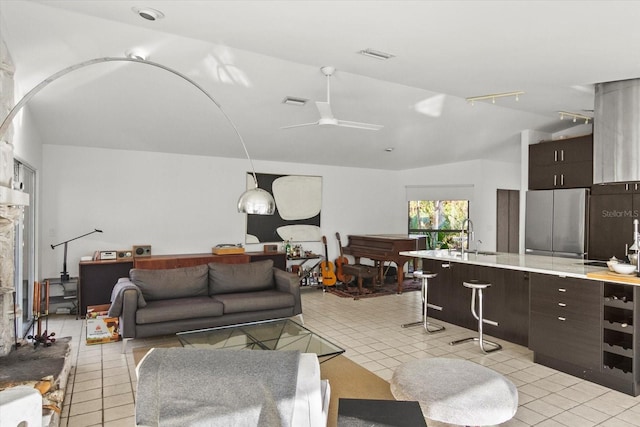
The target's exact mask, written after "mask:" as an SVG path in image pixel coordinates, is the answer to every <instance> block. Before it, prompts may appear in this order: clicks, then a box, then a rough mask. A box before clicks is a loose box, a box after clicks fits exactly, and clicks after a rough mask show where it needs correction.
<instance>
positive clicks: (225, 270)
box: [209, 259, 273, 295]
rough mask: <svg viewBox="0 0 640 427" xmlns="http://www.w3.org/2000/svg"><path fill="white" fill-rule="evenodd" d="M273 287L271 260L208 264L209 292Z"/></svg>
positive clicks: (249, 290)
mask: <svg viewBox="0 0 640 427" xmlns="http://www.w3.org/2000/svg"><path fill="white" fill-rule="evenodd" d="M271 288H273V260H271V259H268V260H265V261H257V262H249V263H246V264H223V263H218V262H212V263H210V264H209V294H210V295H216V294H229V293H235V292H252V291H263V290H265V289H271Z"/></svg>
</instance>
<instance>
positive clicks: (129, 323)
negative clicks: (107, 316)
mask: <svg viewBox="0 0 640 427" xmlns="http://www.w3.org/2000/svg"><path fill="white" fill-rule="evenodd" d="M137 310H138V292H137V291H136V290H135V289H125V290H124V294H123V299H122V313H121V314H120V335H122V338H135V337H136V311H137Z"/></svg>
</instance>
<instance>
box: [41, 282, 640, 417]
mask: <svg viewBox="0 0 640 427" xmlns="http://www.w3.org/2000/svg"><path fill="white" fill-rule="evenodd" d="M302 304H303V312H304V321H305V326H306V327H307V328H309V329H311V330H313V331H315V332H317V333H319V334H320V335H322V336H324V337H326V338H328V339H330V340H332V341H333V342H335V343H337V344H339V345H341V346H342V347H344V348H346V349H347V351H346V353H345V356H347V357H349V358H350V359H352V360H353V361H355V362H357V363H359V364H360V365H362V366H364V367H365V368H367V369H369V370H370V371H372V372H374V373H376V374H377V375H379V376H380V377H382V378H384V379H386V380H389V379H390V378H391V375H392V374H393V370H394V368H395V367H396V366H398V365H400V364H402V363H404V362H406V361H409V360H412V359H416V358H424V357H436V356H438V357H439V356H445V357H457V358H464V359H468V360H471V361H474V362H477V363H480V364H482V365H485V366H488V367H491V368H492V369H494V370H496V371H498V372H500V373H502V374H504V375H506V376H507V377H508V378H510V379H511V381H513V382H514V384H516V386H517V387H518V393H519V404H520V406H519V408H518V412H517V413H516V415H515V417H514V418H513V419H512V420H511V421H509V422H507V423H505V424H504V425H505V426H544V427H552V426H575V427H586V426H596V425H598V426H608V427H614V426H617V427H623V426H640V397H637V398H633V397H631V396H628V395H626V394H623V393H619V392H616V391H613V390H610V389H607V388H605V387H601V386H599V385H596V384H593V383H590V382H586V381H582V380H580V379H578V378H576V377H572V376H570V375H567V374H564V373H560V372H558V371H555V370H553V369H549V368H547V367H544V366H541V365H537V364H535V363H533V362H532V360H533V357H532V354H531V352H530V351H529V350H528V349H527V348H525V347H522V346H518V345H514V344H510V343H507V342H501V343H502V345H503V347H504V349H503V350H502V351H499V352H496V353H492V354H489V355H482V354H481V353H480V352H479V349H478V348H477V347H476V346H475V345H474V344H472V343H469V344H462V345H459V346H455V347H454V346H450V345H449V342H450V341H452V340H453V339H457V338H461V337H465V336H468V335H469V334H473V331H469V330H466V329H463V328H459V327H457V326H453V325H448V324H445V325H446V326H447V329H446V331H444V332H441V333H438V334H434V335H427V334H425V333H424V331H423V330H422V328H420V327H413V328H402V327H400V325H401V324H403V323H408V322H410V321H414V320H418V318H419V312H420V294H419V293H418V292H408V293H404V294H402V295H390V296H384V297H379V298H370V299H362V300H358V301H355V300H353V299H349V298H339V297H336V296H334V295H331V294H328V293H323V292H321V291H320V290H318V289H314V288H312V289H308V288H307V289H303V290H302ZM50 330H53V331H55V332H56V335H57V336H60V337H63V336H71V337H73V340H72V342H73V363H72V364H73V367H72V369H71V374H70V375H71V376H70V378H69V385H68V390H67V395H66V398H65V402H64V406H63V410H62V419H61V423H60V425H61V426H62V427H66V426H69V427H76V426H81V427H86V426H93V425H103V426H127V427H128V426H133V425H134V424H135V419H134V401H135V389H136V379H135V371H134V363H133V355H132V349H133V348H134V347H149V346H153V345H159V344H162V343H163V342H164V343H166V342H167V340H172V339H174V338H157V339H145V340H132V341H129V342H128V344H127V351H126V353H125V354H124V355H123V354H121V352H120V351H121V343H110V344H102V345H92V346H87V345H86V344H85V343H84V338H85V337H84V334H85V328H84V323H83V321H82V320H75V318H74V317H73V316H54V319H52V321H51V323H50Z"/></svg>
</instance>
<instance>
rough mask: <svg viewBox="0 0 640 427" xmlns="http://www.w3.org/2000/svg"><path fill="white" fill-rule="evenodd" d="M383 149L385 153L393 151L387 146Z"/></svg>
mask: <svg viewBox="0 0 640 427" xmlns="http://www.w3.org/2000/svg"><path fill="white" fill-rule="evenodd" d="M384 151H386V152H387V153H390V152H392V151H393V147H387V148H385V149H384Z"/></svg>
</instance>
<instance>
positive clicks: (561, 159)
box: [560, 150, 564, 162]
mask: <svg viewBox="0 0 640 427" xmlns="http://www.w3.org/2000/svg"><path fill="white" fill-rule="evenodd" d="M560 161H561V162H564V150H560Z"/></svg>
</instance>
